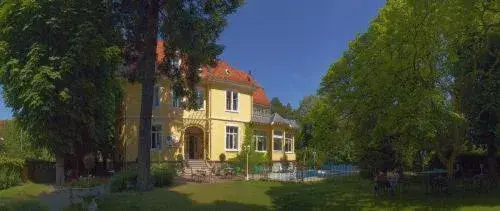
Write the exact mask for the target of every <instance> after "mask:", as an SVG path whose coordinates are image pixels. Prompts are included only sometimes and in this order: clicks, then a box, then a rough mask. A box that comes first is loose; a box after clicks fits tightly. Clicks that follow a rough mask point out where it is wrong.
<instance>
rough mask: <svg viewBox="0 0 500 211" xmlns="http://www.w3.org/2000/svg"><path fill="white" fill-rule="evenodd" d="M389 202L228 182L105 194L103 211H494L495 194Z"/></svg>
mask: <svg viewBox="0 0 500 211" xmlns="http://www.w3.org/2000/svg"><path fill="white" fill-rule="evenodd" d="M404 191H405V192H404V193H397V194H396V195H395V196H378V197H377V196H374V195H373V191H372V185H371V182H369V181H365V180H360V179H358V178H352V179H349V180H347V179H339V180H336V181H329V182H322V183H311V184H296V183H279V182H243V181H242V182H228V183H220V184H183V185H178V186H176V187H172V188H161V189H155V190H153V191H151V192H147V193H135V192H129V193H118V194H111V195H109V196H107V197H106V198H104V199H103V200H102V201H101V203H100V208H102V209H103V210H267V209H273V210H274V209H276V210H436V209H437V210H500V200H499V199H500V192H499V191H495V192H490V193H488V194H483V195H477V194H472V193H465V192H462V193H455V194H454V195H452V196H449V195H448V196H444V195H431V196H429V195H425V192H424V191H423V190H422V188H416V187H409V188H406V189H405V190H404Z"/></svg>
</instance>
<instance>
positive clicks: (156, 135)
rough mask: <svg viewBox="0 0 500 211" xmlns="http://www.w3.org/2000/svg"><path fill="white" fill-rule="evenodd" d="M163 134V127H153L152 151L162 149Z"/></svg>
mask: <svg viewBox="0 0 500 211" xmlns="http://www.w3.org/2000/svg"><path fill="white" fill-rule="evenodd" d="M162 136H163V132H162V126H161V125H153V127H152V128H151V149H159V148H161V140H162Z"/></svg>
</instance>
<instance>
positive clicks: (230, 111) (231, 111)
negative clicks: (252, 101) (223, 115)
mask: <svg viewBox="0 0 500 211" xmlns="http://www.w3.org/2000/svg"><path fill="white" fill-rule="evenodd" d="M226 112H229V113H240V112H239V111H233V110H226Z"/></svg>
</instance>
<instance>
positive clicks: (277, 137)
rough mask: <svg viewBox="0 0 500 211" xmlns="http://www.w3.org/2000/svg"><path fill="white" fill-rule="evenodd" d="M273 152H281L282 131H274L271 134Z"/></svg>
mask: <svg viewBox="0 0 500 211" xmlns="http://www.w3.org/2000/svg"><path fill="white" fill-rule="evenodd" d="M273 150H276V151H281V150H283V131H281V130H275V131H274V134H273Z"/></svg>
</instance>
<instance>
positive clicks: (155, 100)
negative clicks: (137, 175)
mask: <svg viewBox="0 0 500 211" xmlns="http://www.w3.org/2000/svg"><path fill="white" fill-rule="evenodd" d="M160 93H161V90H160V87H159V86H155V89H154V93H153V107H159V106H160V102H161V94H160Z"/></svg>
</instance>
